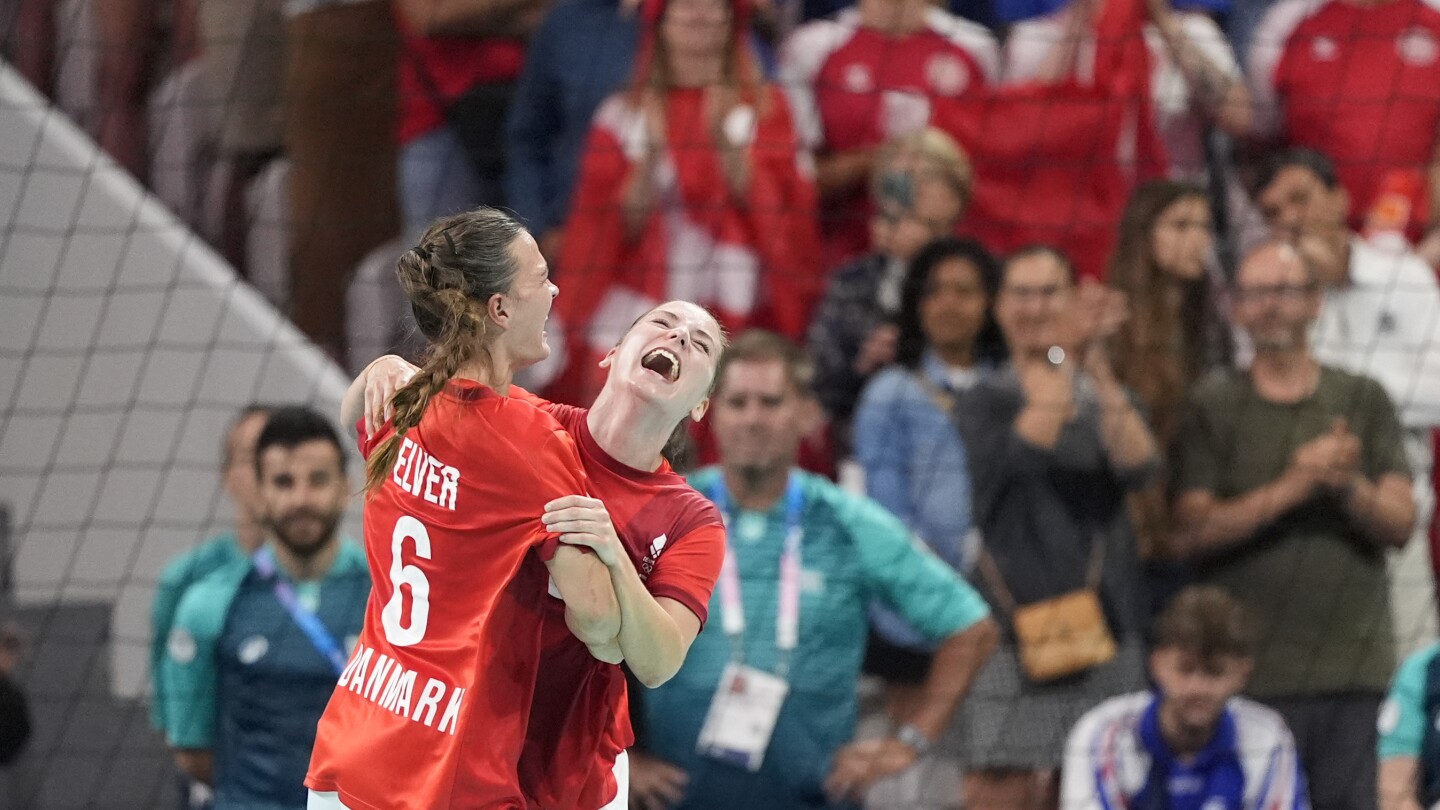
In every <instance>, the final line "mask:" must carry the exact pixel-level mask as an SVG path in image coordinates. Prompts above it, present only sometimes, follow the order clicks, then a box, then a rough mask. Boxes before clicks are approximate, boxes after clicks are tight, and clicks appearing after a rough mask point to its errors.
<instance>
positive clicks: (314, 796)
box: [305, 790, 350, 810]
mask: <svg viewBox="0 0 1440 810" xmlns="http://www.w3.org/2000/svg"><path fill="white" fill-rule="evenodd" d="M305 810H350V808H348V807H346V806H345V804H344V803H343V802H341V801H340V794H339V793H316V792H315V791H313V790H312V791H310V800H309V801H307V802H306V803H305Z"/></svg>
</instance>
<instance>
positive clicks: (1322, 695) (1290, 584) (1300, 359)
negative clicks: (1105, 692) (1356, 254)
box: [1173, 243, 1415, 810]
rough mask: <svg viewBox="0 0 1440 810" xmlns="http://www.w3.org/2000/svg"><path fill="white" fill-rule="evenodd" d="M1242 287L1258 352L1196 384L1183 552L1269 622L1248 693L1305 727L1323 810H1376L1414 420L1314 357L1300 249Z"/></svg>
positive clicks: (1250, 272)
mask: <svg viewBox="0 0 1440 810" xmlns="http://www.w3.org/2000/svg"><path fill="white" fill-rule="evenodd" d="M1233 294H1234V300H1235V318H1236V320H1237V322H1238V323H1239V325H1240V326H1241V327H1242V328H1244V329H1245V331H1246V332H1247V333H1249V335H1250V338H1251V341H1252V342H1253V343H1254V346H1255V359H1254V361H1253V363H1252V364H1251V367H1250V368H1249V370H1247V371H1227V372H1220V373H1217V374H1216V375H1214V376H1212V377H1210V378H1209V379H1207V380H1205V381H1203V382H1201V383H1200V385H1199V386H1197V387H1196V389H1195V391H1194V392H1193V393H1192V396H1191V401H1190V404H1189V410H1188V413H1187V415H1186V423H1185V428H1184V429H1183V430H1182V431H1181V432H1180V436H1181V437H1182V438H1181V448H1180V458H1179V461H1180V463H1179V467H1178V470H1177V473H1176V478H1175V480H1174V482H1173V485H1174V488H1175V491H1176V492H1177V493H1178V495H1177V500H1176V505H1175V509H1176V518H1177V524H1178V529H1179V531H1180V537H1179V541H1180V547H1181V549H1182V550H1183V551H1185V552H1187V553H1188V555H1189V556H1190V557H1191V559H1192V560H1193V561H1194V563H1195V566H1196V571H1197V574H1198V575H1199V578H1200V579H1201V580H1202V581H1203V582H1205V583H1207V584H1212V585H1218V586H1220V587H1222V588H1224V589H1225V590H1227V591H1229V592H1230V593H1231V595H1233V596H1235V597H1236V598H1238V599H1239V600H1240V601H1241V602H1242V603H1244V604H1245V605H1246V607H1247V608H1249V610H1250V612H1251V615H1253V616H1254V617H1255V619H1256V621H1257V630H1258V633H1257V638H1256V656H1255V673H1254V676H1253V677H1252V678H1251V681H1250V686H1249V689H1248V690H1247V693H1248V694H1249V695H1250V696H1252V697H1255V698H1257V699H1259V700H1260V701H1262V702H1264V703H1267V704H1269V705H1270V706H1271V707H1272V708H1274V709H1276V710H1277V711H1279V712H1280V714H1281V715H1282V716H1284V718H1285V722H1286V724H1287V725H1289V726H1290V729H1291V730H1292V731H1293V732H1294V734H1295V742H1296V747H1297V748H1298V750H1299V753H1300V758H1301V761H1302V763H1303V764H1304V766H1305V771H1306V773H1307V775H1308V777H1309V781H1310V787H1311V798H1312V800H1313V802H1314V805H1315V807H1317V808H1325V810H1331V808H1334V810H1370V808H1374V807H1375V754H1374V752H1375V745H1376V731H1375V718H1376V714H1377V712H1378V710H1379V708H1380V701H1381V697H1382V696H1383V695H1384V693H1385V688H1386V685H1387V683H1388V681H1389V678H1390V673H1391V671H1392V670H1393V669H1394V666H1395V644H1394V638H1393V636H1392V633H1391V621H1390V597H1389V594H1390V591H1389V585H1388V583H1387V581H1386V571H1385V553H1386V551H1387V550H1390V549H1395V548H1399V547H1401V546H1403V545H1404V544H1405V541H1406V540H1407V539H1408V538H1409V536H1410V529H1411V524H1412V523H1413V522H1414V520H1415V503H1414V498H1413V496H1412V490H1411V487H1410V471H1409V466H1408V464H1407V462H1406V458H1405V449H1404V446H1403V443H1402V433H1401V428H1400V422H1399V419H1398V418H1397V416H1396V412H1395V407H1394V406H1393V405H1392V404H1391V402H1390V398H1389V397H1388V396H1387V395H1386V393H1385V390H1384V389H1383V388H1382V387H1381V386H1380V384H1379V383H1377V382H1376V381H1374V380H1372V379H1370V378H1368V377H1362V376H1358V375H1354V374H1350V373H1347V372H1344V371H1341V370H1339V369H1335V368H1331V367H1329V366H1323V365H1321V364H1320V363H1319V362H1318V361H1316V359H1315V357H1314V354H1313V353H1312V352H1311V350H1310V346H1309V341H1308V337H1307V336H1308V334H1309V330H1310V326H1311V324H1312V323H1313V322H1314V321H1315V318H1316V317H1317V316H1318V314H1319V309H1320V296H1321V291H1320V288H1319V285H1318V284H1317V283H1316V279H1315V277H1314V275H1313V274H1312V273H1311V271H1310V270H1309V269H1308V268H1307V267H1306V266H1305V264H1304V263H1303V262H1302V260H1301V258H1300V256H1299V254H1297V253H1296V251H1295V249H1294V248H1292V247H1290V246H1289V245H1285V244H1278V243H1277V244H1268V245H1264V246H1261V247H1260V248H1258V249H1256V250H1254V251H1252V252H1251V253H1250V254H1249V255H1248V256H1247V257H1246V258H1245V261H1244V262H1243V263H1242V265H1241V267H1240V271H1239V273H1238V275H1237V277H1236V286H1235V289H1234V291H1233Z"/></svg>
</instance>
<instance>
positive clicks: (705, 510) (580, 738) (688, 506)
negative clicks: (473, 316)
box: [512, 388, 725, 810]
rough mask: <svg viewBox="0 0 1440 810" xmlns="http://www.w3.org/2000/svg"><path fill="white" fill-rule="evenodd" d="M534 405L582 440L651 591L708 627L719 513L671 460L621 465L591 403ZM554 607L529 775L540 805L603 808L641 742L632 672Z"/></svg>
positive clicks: (598, 492)
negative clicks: (603, 441) (585, 639)
mask: <svg viewBox="0 0 1440 810" xmlns="http://www.w3.org/2000/svg"><path fill="white" fill-rule="evenodd" d="M513 391H515V389H513V388H512V392H513ZM517 395H518V396H523V395H521V394H517ZM532 401H533V402H535V404H536V405H537V406H539V407H541V408H544V409H546V410H548V411H549V412H550V414H551V415H552V416H554V417H555V418H556V419H557V420H559V422H560V423H561V424H562V425H564V426H565V429H566V430H567V431H569V433H570V435H571V436H573V437H574V438H575V441H576V443H577V444H578V445H579V448H580V458H581V460H582V461H583V462H584V464H585V472H586V475H587V476H588V477H589V480H590V494H591V495H592V496H593V497H596V498H599V499H600V500H602V501H604V502H605V508H606V509H607V510H608V511H609V512H610V517H611V520H612V521H613V522H614V524H615V529H616V533H617V534H618V535H619V536H620V540H621V542H622V543H624V545H625V550H626V552H628V553H629V555H630V559H631V561H632V562H634V563H635V568H636V570H637V571H638V572H639V573H640V577H641V579H643V580H645V587H646V588H647V589H648V590H649V591H650V594H651V595H652V596H655V597H662V596H663V597H666V598H669V599H674V600H675V601H677V602H679V603H680V604H682V605H684V606H685V607H687V608H689V609H690V610H691V611H692V612H693V613H694V614H695V616H696V617H697V618H699V619H700V623H701V624H702V625H703V624H704V623H705V619H706V618H707V608H708V606H709V604H710V592H711V591H712V590H713V589H714V587H715V579H716V577H718V576H719V575H720V566H721V564H722V563H723V562H724V560H725V526H724V522H723V521H722V519H721V516H720V512H719V510H717V509H716V508H715V505H714V504H712V503H711V502H710V501H709V500H708V499H706V498H705V497H704V496H703V495H701V494H700V493H698V492H696V491H695V490H694V489H692V488H691V487H690V485H689V484H688V483H686V481H685V479H684V478H682V477H680V476H679V475H678V474H677V473H675V472H674V471H673V470H671V469H670V465H668V464H661V466H660V469H658V470H656V471H654V472H645V471H643V470H637V469H634V468H633V467H628V466H626V465H624V464H622V463H620V462H619V461H616V460H615V459H614V458H613V457H612V456H611V455H610V454H609V453H606V452H605V451H604V450H603V449H601V448H600V446H599V445H598V444H596V443H595V437H594V436H592V435H591V433H590V428H589V426H588V425H587V424H586V422H585V417H586V413H587V411H585V410H584V409H582V408H575V407H572V406H569V405H557V404H553V403H549V402H546V401H544V400H541V399H536V398H533V397H532ZM547 607H548V610H547V611H546V615H545V632H544V638H545V650H544V652H543V653H542V654H541V657H540V675H539V679H538V681H537V684H536V690H535V694H536V699H535V702H534V703H533V704H531V711H530V729H529V732H528V735H527V737H526V741H525V754H524V756H523V757H522V758H521V760H520V781H521V784H522V786H523V787H524V788H525V792H526V795H527V796H528V797H529V798H530V799H531V800H532V801H534V802H536V803H537V805H538V806H539V807H543V808H564V810H596V808H599V807H602V806H604V805H605V804H606V803H608V802H609V801H611V800H612V799H614V797H615V791H616V785H615V779H614V777H613V776H612V774H611V770H612V769H613V767H614V765H615V758H616V756H618V755H619V753H620V752H621V751H623V750H625V749H626V748H628V747H630V745H632V744H633V743H634V742H635V736H634V734H633V732H632V730H631V727H630V712H629V701H628V700H627V699H626V693H625V675H624V673H623V672H622V671H621V669H620V667H618V666H616V665H614V664H606V663H604V662H601V661H597V660H596V659H595V658H594V657H592V656H591V655H590V651H589V650H588V649H587V648H586V647H585V645H584V644H582V643H581V642H580V641H579V640H578V639H576V638H575V637H574V636H573V635H571V634H570V631H569V629H568V628H566V626H565V605H564V603H563V602H561V601H560V600H559V599H554V598H550V599H549V604H548V606H547Z"/></svg>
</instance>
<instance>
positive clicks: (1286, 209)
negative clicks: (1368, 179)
mask: <svg viewBox="0 0 1440 810" xmlns="http://www.w3.org/2000/svg"><path fill="white" fill-rule="evenodd" d="M1256 189H1257V191H1256V202H1257V204H1258V206H1259V208H1260V211H1261V213H1262V214H1263V215H1264V217H1265V223H1266V225H1267V227H1269V229H1270V235H1271V237H1272V238H1274V239H1278V240H1281V241H1284V242H1288V243H1289V244H1291V245H1293V246H1294V247H1295V249H1296V251H1297V252H1299V254H1300V256H1301V257H1302V258H1303V259H1304V260H1305V262H1306V263H1307V264H1308V265H1309V267H1310V270H1311V272H1313V273H1314V274H1315V279H1316V281H1318V282H1319V283H1320V287H1321V290H1322V293H1323V298H1322V303H1321V306H1320V316H1319V319H1318V320H1317V321H1316V323H1315V326H1314V328H1313V329H1312V332H1311V345H1312V346H1313V347H1314V351H1315V357H1316V359H1317V360H1319V361H1320V362H1321V363H1325V364H1327V365H1332V366H1335V367H1337V368H1342V369H1344V370H1346V371H1350V372H1354V373H1357V374H1365V375H1368V376H1371V377H1374V378H1375V380H1376V381H1377V382H1379V383H1380V384H1381V385H1382V386H1384V387H1385V392H1386V393H1387V394H1389V395H1390V399H1391V400H1393V401H1394V403H1395V407H1396V409H1397V410H1398V411H1399V415H1400V423H1401V424H1402V425H1404V426H1405V430H1406V433H1405V449H1406V451H1407V453H1408V455H1409V458H1410V467H1411V469H1412V470H1414V472H1415V478H1416V479H1417V481H1416V483H1417V486H1416V490H1415V497H1416V506H1417V518H1418V519H1417V521H1416V523H1417V524H1418V526H1419V527H1424V526H1426V525H1428V524H1429V518H1428V515H1429V514H1430V512H1431V509H1430V506H1431V505H1432V504H1433V493H1434V489H1433V488H1432V485H1431V481H1430V479H1431V475H1430V472H1431V470H1432V469H1433V453H1432V431H1433V429H1434V428H1435V427H1436V426H1437V425H1440V283H1437V280H1436V276H1435V273H1434V271H1433V270H1432V269H1431V268H1430V265H1429V264H1427V263H1426V262H1425V260H1424V259H1422V258H1421V257H1420V256H1419V255H1418V254H1416V253H1415V252H1414V251H1412V250H1409V249H1408V248H1405V247H1403V246H1400V247H1398V248H1397V249H1389V248H1383V247H1379V246H1376V245H1375V244H1372V243H1371V242H1369V241H1367V240H1365V239H1362V238H1361V237H1360V235H1359V234H1356V233H1355V232H1353V231H1351V230H1350V228H1349V227H1348V226H1347V225H1346V217H1347V216H1348V214H1349V212H1350V209H1351V195H1350V192H1349V191H1348V190H1347V189H1346V188H1345V187H1344V186H1343V185H1341V183H1340V178H1339V175H1338V174H1337V173H1336V170H1335V164H1334V163H1333V162H1332V161H1331V160H1330V159H1329V158H1328V157H1326V156H1325V155H1323V154H1321V153H1319V152H1316V151H1314V150H1312V149H1290V150H1286V151H1284V152H1281V153H1279V154H1278V155H1275V156H1274V157H1273V158H1272V159H1271V161H1270V162H1269V164H1267V166H1266V167H1265V170H1264V171H1263V172H1262V173H1261V175H1260V177H1259V178H1258V182H1257V184H1256ZM1423 549H1424V544H1423V542H1418V543H1416V544H1415V546H1414V548H1412V549H1410V552H1409V553H1407V555H1406V559H1405V561H1404V562H1402V563H1401V564H1400V565H1399V566H1397V576H1396V581H1395V583H1394V584H1393V594H1394V597H1395V605H1394V608H1395V614H1396V616H1395V618H1396V621H1395V625H1396V627H1399V628H1403V630H1404V632H1405V633H1407V634H1416V632H1417V630H1419V629H1420V628H1422V627H1424V626H1425V618H1426V617H1427V614H1429V613H1430V611H1431V610H1433V607H1434V600H1433V599H1432V597H1431V588H1430V583H1429V582H1428V581H1427V580H1428V579H1429V578H1430V575H1429V574H1428V573H1427V572H1425V571H1424V566H1422V565H1420V564H1419V559H1420V557H1422V556H1423ZM1432 562H1433V561H1432ZM1408 641H1409V640H1408V639H1403V638H1402V644H1404V643H1407V642H1408Z"/></svg>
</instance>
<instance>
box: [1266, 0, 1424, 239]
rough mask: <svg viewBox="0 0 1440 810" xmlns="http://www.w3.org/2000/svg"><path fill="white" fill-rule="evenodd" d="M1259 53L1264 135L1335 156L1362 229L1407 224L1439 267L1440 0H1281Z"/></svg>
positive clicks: (1407, 232) (1355, 224)
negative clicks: (1324, 0)
mask: <svg viewBox="0 0 1440 810" xmlns="http://www.w3.org/2000/svg"><path fill="white" fill-rule="evenodd" d="M1249 62H1250V70H1249V74H1250V78H1251V80H1252V81H1253V82H1254V85H1255V90H1254V94H1255V98H1256V101H1257V102H1258V104H1257V106H1258V107H1259V109H1260V110H1261V115H1260V120H1259V121H1257V125H1258V128H1259V131H1260V134H1262V135H1266V136H1274V137H1279V138H1280V139H1282V140H1284V141H1285V142H1287V143H1289V144H1291V145H1294V146H1305V147H1310V148H1312V149H1315V150H1317V151H1319V152H1321V153H1323V154H1326V155H1328V156H1329V157H1330V158H1331V159H1333V160H1334V161H1335V165H1336V168H1337V169H1338V171H1339V175H1340V182H1341V184H1342V185H1344V187H1345V188H1346V189H1347V190H1348V191H1349V192H1350V197H1351V199H1352V201H1353V206H1352V207H1351V209H1350V226H1351V227H1352V228H1353V229H1355V230H1357V231H1362V232H1363V231H1369V230H1373V229H1378V228H1390V227H1394V226H1395V225H1396V224H1398V226H1399V227H1398V228H1396V230H1397V231H1398V232H1400V233H1403V235H1404V236H1405V237H1406V238H1407V239H1408V240H1409V241H1410V242H1411V243H1412V244H1415V245H1418V246H1419V252H1420V253H1421V255H1423V256H1424V257H1425V259H1426V260H1427V261H1429V262H1430V264H1431V265H1432V266H1440V219H1437V215H1440V206H1436V205H1435V197H1436V193H1437V191H1440V170H1437V165H1440V163H1437V158H1440V154H1437V148H1436V147H1437V142H1436V136H1437V133H1440V5H1437V4H1436V3H1435V2H1434V0H1327V1H1326V2H1315V0H1283V2H1280V3H1277V4H1276V5H1275V6H1274V7H1273V8H1271V9H1270V11H1269V13H1268V14H1267V15H1266V16H1265V19H1264V20H1263V21H1262V22H1261V24H1260V26H1259V27H1258V28H1257V29H1256V31H1255V37H1254V42H1253V44H1252V46H1251V52H1250V60H1249ZM1366 235H1367V236H1369V235H1370V234H1369V233H1367V234H1366Z"/></svg>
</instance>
